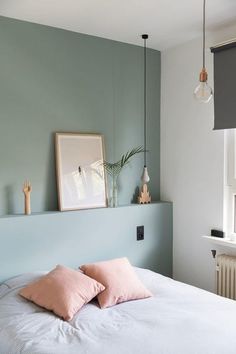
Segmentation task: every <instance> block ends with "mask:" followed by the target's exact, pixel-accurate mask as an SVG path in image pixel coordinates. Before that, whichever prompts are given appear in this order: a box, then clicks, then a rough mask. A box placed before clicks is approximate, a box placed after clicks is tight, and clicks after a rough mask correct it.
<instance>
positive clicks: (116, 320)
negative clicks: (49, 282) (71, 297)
mask: <svg viewBox="0 0 236 354" xmlns="http://www.w3.org/2000/svg"><path fill="white" fill-rule="evenodd" d="M135 271H136V272H137V274H138V276H139V278H140V279H141V280H142V282H143V283H144V284H145V285H146V287H147V288H148V289H149V290H151V291H152V293H153V295H154V296H153V297H152V298H148V299H144V300H137V301H130V302H126V303H122V304H119V305H116V306H114V307H111V308H107V309H104V310H101V309H100V308H99V307H98V304H97V302H96V301H92V302H91V303H89V304H87V305H86V306H84V307H83V308H82V310H81V311H80V312H79V313H78V314H76V316H75V317H74V318H73V320H72V321H70V322H65V321H62V320H61V319H60V318H58V317H57V316H55V315H54V314H53V313H51V312H48V311H46V310H44V309H42V308H40V307H38V306H36V305H34V304H33V303H31V302H28V301H27V300H25V299H23V298H22V297H20V296H19V295H18V292H19V290H20V288H22V287H24V286H25V285H26V284H28V283H29V282H31V281H33V280H36V279H38V278H39V277H40V276H42V275H43V274H45V272H34V273H30V274H23V275H20V276H18V277H15V278H12V279H10V280H8V281H5V282H4V283H2V284H1V285H0V354H18V353H21V354H65V353H69V354H99V353H103V354H104V353H105V354H106V353H107V354H118V353H119V354H120V353H122V354H133V353H134V354H218V353H219V354H222V353H224V354H235V353H236V335H235V319H236V304H235V302H234V301H232V300H228V299H225V298H221V297H219V296H216V295H214V294H211V293H209V292H206V291H204V290H200V289H198V288H195V287H192V286H189V285H186V284H183V283H180V282H177V281H174V280H172V279H170V278H167V277H164V276H162V275H160V274H157V273H155V272H152V271H149V270H145V269H141V268H135Z"/></svg>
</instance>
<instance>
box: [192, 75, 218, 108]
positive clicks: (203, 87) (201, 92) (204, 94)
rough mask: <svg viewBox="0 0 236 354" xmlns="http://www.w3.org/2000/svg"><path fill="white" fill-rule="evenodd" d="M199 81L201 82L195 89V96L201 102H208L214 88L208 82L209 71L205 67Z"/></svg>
mask: <svg viewBox="0 0 236 354" xmlns="http://www.w3.org/2000/svg"><path fill="white" fill-rule="evenodd" d="M199 81H200V83H199V85H198V86H197V87H196V89H195V91H194V97H195V98H196V100H197V101H199V102H203V103H208V102H209V101H210V100H211V98H212V96H213V90H212V88H211V86H209V85H208V83H207V72H206V69H204V68H203V69H202V71H201V73H200V79H199Z"/></svg>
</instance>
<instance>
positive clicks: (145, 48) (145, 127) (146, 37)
mask: <svg viewBox="0 0 236 354" xmlns="http://www.w3.org/2000/svg"><path fill="white" fill-rule="evenodd" d="M142 38H143V40H144V51H143V54H144V90H143V94H144V97H143V99H144V127H143V128H144V129H143V131H144V167H146V166H147V43H146V41H147V39H148V35H147V34H143V35H142Z"/></svg>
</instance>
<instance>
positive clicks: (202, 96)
mask: <svg viewBox="0 0 236 354" xmlns="http://www.w3.org/2000/svg"><path fill="white" fill-rule="evenodd" d="M202 62H203V65H202V71H201V72H200V77H199V81H200V83H199V85H198V86H197V87H196V89H195V91H194V96H195V98H196V100H197V101H199V102H203V103H208V102H209V101H210V100H211V98H212V96H213V91H212V88H211V87H210V86H209V85H208V83H207V79H208V74H207V71H206V64H205V63H206V0H203V31H202Z"/></svg>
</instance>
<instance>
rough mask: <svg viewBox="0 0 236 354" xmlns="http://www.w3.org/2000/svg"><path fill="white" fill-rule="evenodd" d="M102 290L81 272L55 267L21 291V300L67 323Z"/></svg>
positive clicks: (102, 287)
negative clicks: (22, 298)
mask: <svg viewBox="0 0 236 354" xmlns="http://www.w3.org/2000/svg"><path fill="white" fill-rule="evenodd" d="M104 289H105V288H104V286H103V285H102V284H100V283H98V282H97V281H96V280H94V279H91V278H89V277H87V276H86V275H84V274H83V273H82V272H80V271H76V270H73V269H70V268H66V267H64V266H61V265H58V266H57V267H56V268H55V269H53V270H52V271H51V272H50V273H48V274H47V275H45V276H43V277H42V278H40V279H39V280H38V281H36V282H33V283H31V284H29V285H28V286H26V287H25V288H23V289H22V290H21V291H20V292H19V294H20V295H21V296H23V297H24V298H26V299H28V300H30V301H32V302H34V303H35V304H37V305H39V306H41V307H44V308H45V309H47V310H50V311H53V312H54V313H55V314H56V315H58V316H60V317H62V318H63V319H64V320H66V321H70V320H71V319H72V318H73V316H74V315H75V314H76V312H77V311H79V309H80V308H81V307H82V306H83V305H84V304H87V303H88V302H89V301H90V300H92V299H93V298H94V297H95V296H96V295H97V294H99V293H100V292H101V291H103V290H104Z"/></svg>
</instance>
